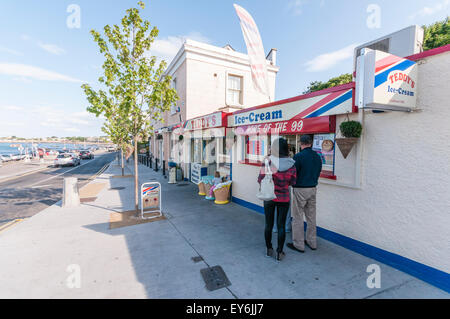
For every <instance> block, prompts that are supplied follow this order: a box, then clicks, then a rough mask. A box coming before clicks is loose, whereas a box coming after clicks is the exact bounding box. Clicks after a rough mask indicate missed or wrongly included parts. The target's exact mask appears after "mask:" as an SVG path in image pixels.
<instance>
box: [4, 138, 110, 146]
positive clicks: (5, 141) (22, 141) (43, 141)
mask: <svg viewBox="0 0 450 319" xmlns="http://www.w3.org/2000/svg"><path fill="white" fill-rule="evenodd" d="M32 142H33V143H35V144H44V143H45V144H64V143H66V144H89V145H92V144H95V145H112V143H104V142H88V141H86V142H78V141H45V140H42V141H41V140H39V141H38V140H35V139H34V140H32V139H29V140H28V139H27V140H0V143H11V144H15V143H32Z"/></svg>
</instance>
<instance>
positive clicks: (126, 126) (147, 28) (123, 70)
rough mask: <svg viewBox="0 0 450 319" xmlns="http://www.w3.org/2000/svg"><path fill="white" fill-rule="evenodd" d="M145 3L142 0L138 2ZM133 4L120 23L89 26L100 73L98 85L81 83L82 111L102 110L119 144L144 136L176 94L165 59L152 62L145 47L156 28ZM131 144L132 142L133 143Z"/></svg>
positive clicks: (106, 128)
mask: <svg viewBox="0 0 450 319" xmlns="http://www.w3.org/2000/svg"><path fill="white" fill-rule="evenodd" d="M138 5H139V7H140V8H141V9H144V8H145V4H144V3H143V2H142V1H139V2H138ZM139 13H140V11H139V9H138V8H130V9H128V10H126V14H125V16H124V17H123V18H122V20H121V23H120V25H113V26H110V25H106V26H105V27H104V29H103V31H104V35H101V34H100V33H99V32H97V31H95V30H91V32H90V33H91V34H92V36H93V38H94V42H95V43H97V45H98V47H99V50H100V53H101V54H102V55H103V56H104V58H105V62H104V63H103V75H102V76H101V77H100V78H99V79H98V81H99V85H100V86H101V89H98V90H94V89H93V88H92V87H91V86H90V85H89V84H83V85H82V88H83V90H84V93H85V94H86V97H87V100H88V102H89V107H88V108H87V110H88V112H91V113H94V114H95V115H96V116H100V115H103V116H104V117H105V119H106V120H105V124H104V126H103V131H104V132H105V133H106V134H108V135H109V136H110V138H111V140H112V141H113V142H115V143H116V144H119V146H121V147H122V149H123V147H124V143H126V142H128V137H131V138H132V140H133V143H134V145H135V147H136V145H137V142H138V141H140V140H145V139H147V138H148V134H149V133H150V132H152V131H153V125H154V124H156V123H158V122H163V121H164V120H163V118H162V114H163V113H164V112H165V111H168V110H169V109H170V107H171V106H172V105H173V104H174V103H175V102H176V100H177V99H178V96H177V92H176V91H175V89H173V88H171V86H170V84H171V81H172V79H171V77H170V76H164V70H165V69H166V66H167V64H166V62H165V61H164V60H162V61H161V62H159V63H158V62H157V58H156V57H155V56H152V55H151V54H150V48H151V45H152V43H153V42H154V41H155V38H156V37H157V36H158V29H157V28H156V27H155V26H153V27H151V25H150V22H149V21H147V20H143V19H142V18H141V16H140V15H139ZM135 150H136V148H135ZM137 175H138V172H137V156H135V204H136V209H137V205H138V193H137V192H138V191H137V182H138V178H137Z"/></svg>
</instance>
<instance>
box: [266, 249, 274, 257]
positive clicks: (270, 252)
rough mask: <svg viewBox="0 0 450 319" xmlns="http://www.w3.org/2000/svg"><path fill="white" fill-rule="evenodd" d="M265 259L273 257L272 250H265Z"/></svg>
mask: <svg viewBox="0 0 450 319" xmlns="http://www.w3.org/2000/svg"><path fill="white" fill-rule="evenodd" d="M266 257H273V249H272V248H267V251H266Z"/></svg>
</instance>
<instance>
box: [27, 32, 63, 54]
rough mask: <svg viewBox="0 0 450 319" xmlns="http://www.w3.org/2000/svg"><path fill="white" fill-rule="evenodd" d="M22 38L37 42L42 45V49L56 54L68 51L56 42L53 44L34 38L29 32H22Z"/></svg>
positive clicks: (39, 45)
mask: <svg viewBox="0 0 450 319" xmlns="http://www.w3.org/2000/svg"><path fill="white" fill-rule="evenodd" d="M20 38H21V39H22V40H23V41H31V40H32V41H31V42H32V43H35V44H37V46H38V47H40V48H41V49H42V50H44V51H46V52H48V53H51V54H54V55H61V54H64V53H66V50H64V49H63V48H61V47H60V46H58V45H56V44H51V43H44V42H42V41H39V40H37V39H36V40H34V39H33V38H32V37H31V36H29V35H28V34H22V35H21V36H20Z"/></svg>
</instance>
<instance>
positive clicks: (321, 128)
mask: <svg viewBox="0 0 450 319" xmlns="http://www.w3.org/2000/svg"><path fill="white" fill-rule="evenodd" d="M335 128H336V117H335V116H319V117H313V118H305V119H294V120H290V121H280V122H273V123H265V124H257V125H243V126H239V127H237V128H235V130H234V131H235V134H237V135H255V134H261V135H263V134H269V133H270V134H280V135H282V134H300V133H303V134H309V133H320V132H324V133H328V132H334V130H335Z"/></svg>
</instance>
